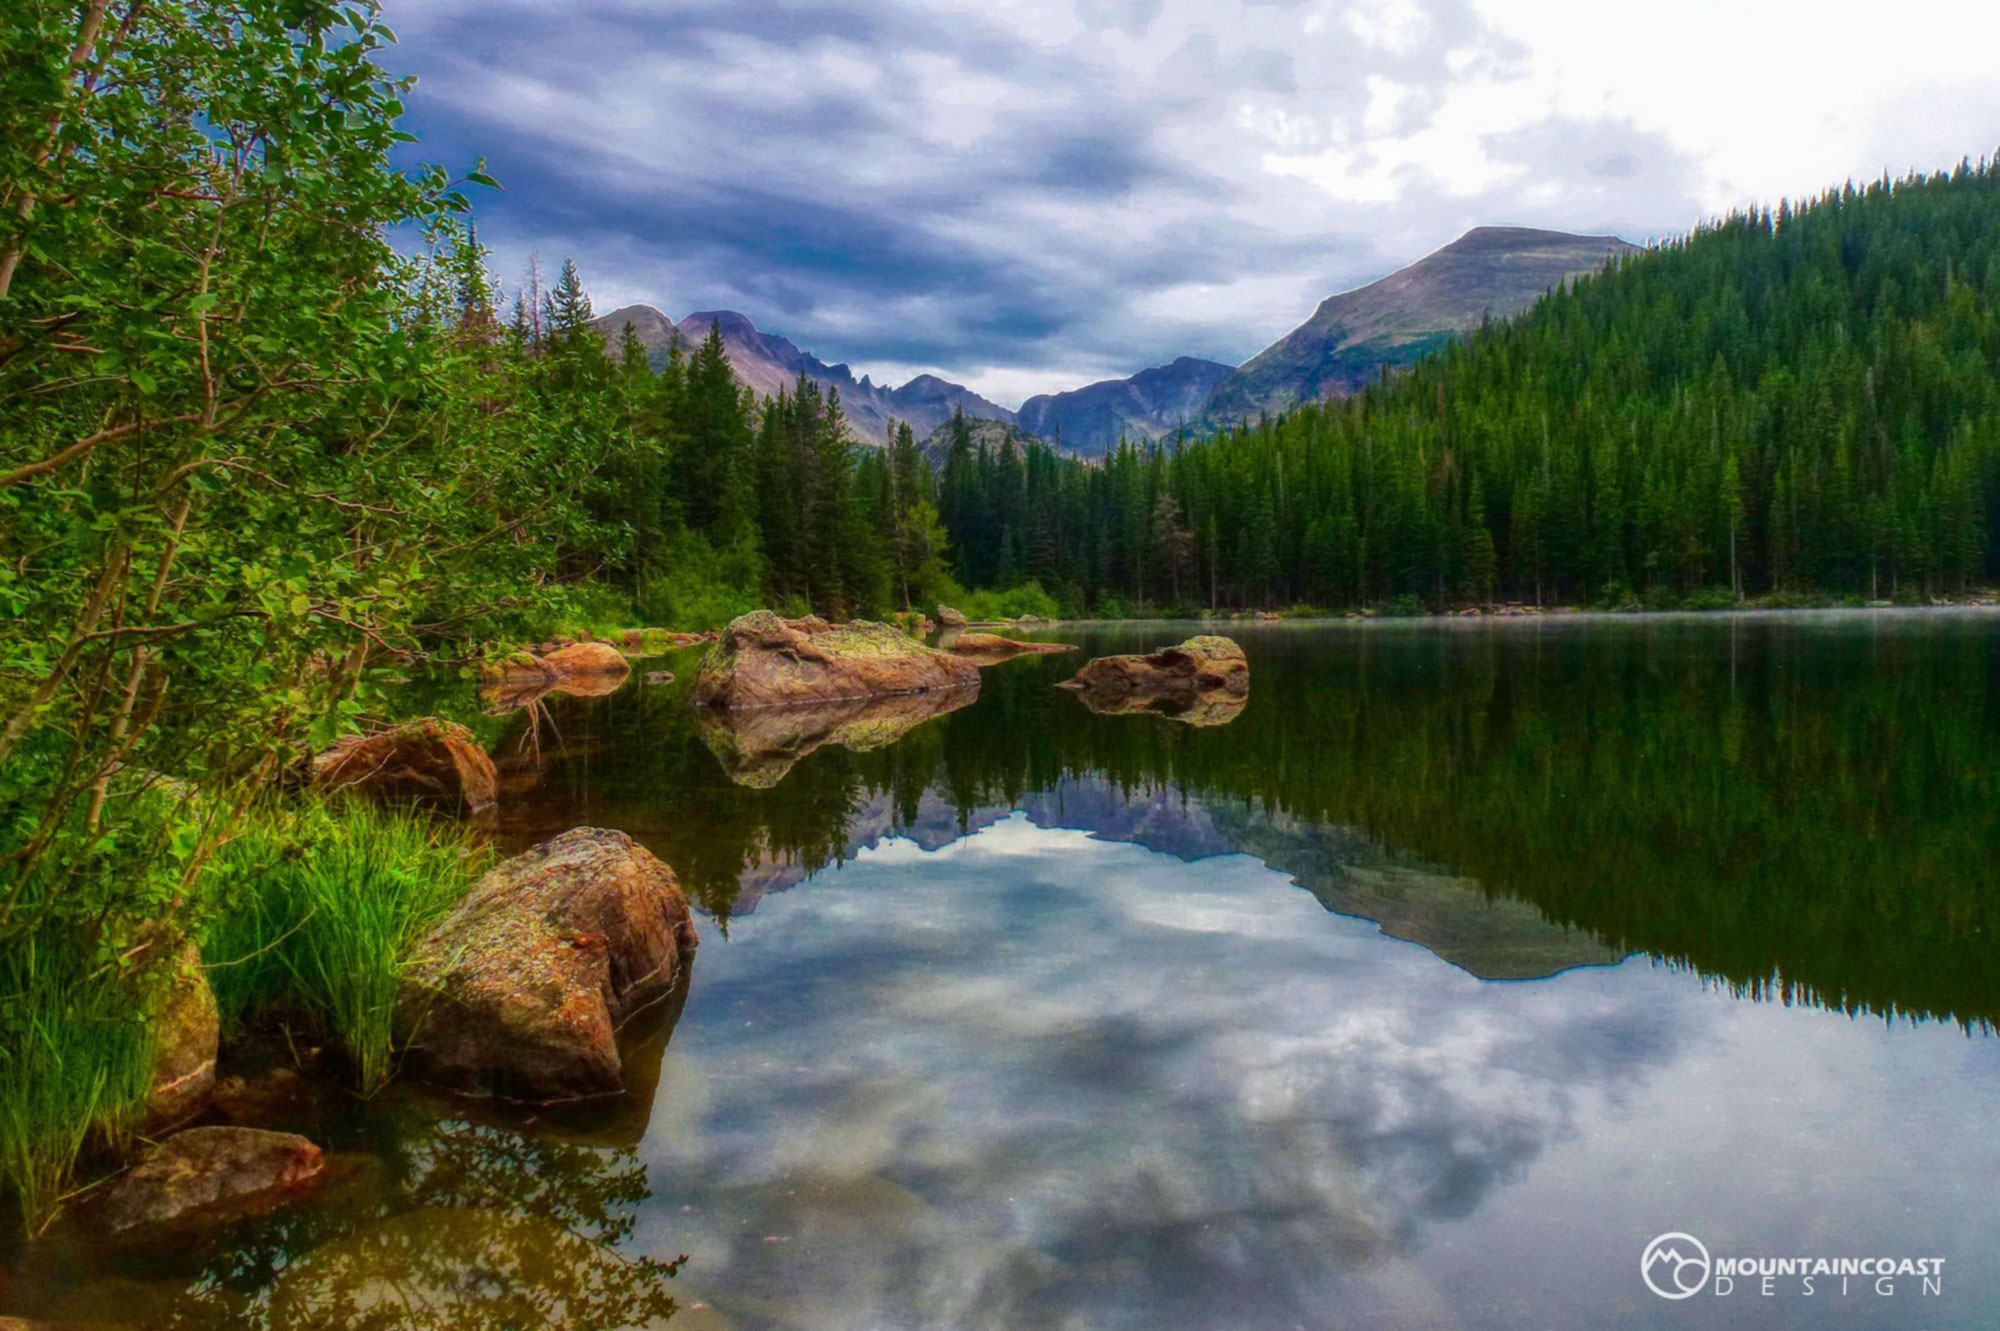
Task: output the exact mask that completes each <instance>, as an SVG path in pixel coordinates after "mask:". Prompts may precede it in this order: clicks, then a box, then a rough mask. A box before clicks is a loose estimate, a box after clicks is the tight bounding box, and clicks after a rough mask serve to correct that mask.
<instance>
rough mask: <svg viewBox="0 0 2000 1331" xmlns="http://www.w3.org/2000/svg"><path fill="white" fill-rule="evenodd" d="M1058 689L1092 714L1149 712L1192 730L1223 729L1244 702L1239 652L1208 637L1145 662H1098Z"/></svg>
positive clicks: (1246, 682) (1246, 670) (1245, 665)
mask: <svg viewBox="0 0 2000 1331" xmlns="http://www.w3.org/2000/svg"><path fill="white" fill-rule="evenodd" d="M1059 687H1061V688H1066V689H1074V690H1076V691H1077V692H1078V693H1080V694H1082V695H1083V700H1084V703H1085V705H1086V706H1088V707H1089V708H1090V709H1091V710H1092V711H1094V712H1100V713H1104V714H1106V715H1117V714H1123V713H1128V712H1153V713H1157V714H1159V715H1162V716H1168V717H1173V718H1175V719H1177V720H1182V721H1185V722H1187V723H1189V724H1192V725H1226V724H1228V723H1229V722H1230V721H1233V720H1235V719H1236V717H1237V715H1238V714H1239V713H1240V712H1242V710H1243V706H1244V704H1245V702H1247V701H1248V700H1249V696H1250V663H1249V661H1248V660H1246V659H1245V658H1244V655H1243V649H1242V648H1241V647H1238V646H1237V645H1236V644H1235V643H1234V642H1231V641H1230V640H1229V639H1228V638H1223V637H1217V636H1215V635H1213V634H1203V635H1201V636H1200V637H1194V638H1189V639H1188V640H1187V641H1186V642H1184V643H1182V644H1180V646H1178V647H1168V648H1165V649H1164V650H1162V651H1157V652H1154V653H1153V654H1151V655H1150V656H1100V657H1098V658H1097V659H1096V660H1094V661H1091V662H1090V663H1088V664H1087V665H1085V666H1084V667H1083V669H1081V670H1079V671H1077V672H1076V677H1075V678H1074V679H1070V680H1066V681H1064V682H1063V683H1062V684H1061V685H1060V686H1059Z"/></svg>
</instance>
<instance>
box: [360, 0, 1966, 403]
mask: <svg viewBox="0 0 2000 1331" xmlns="http://www.w3.org/2000/svg"><path fill="white" fill-rule="evenodd" d="M387 9H388V14H389V18H390V21H391V23H392V24H393V25H394V26H395V27H396V28H397V29H398V31H399V32H400V34H401V36H402V38H403V44H402V47H401V48H400V50H398V51H397V53H396V54H395V57H394V61H393V63H395V64H396V65H397V66H398V67H399V68H400V69H402V70H403V71H405V72H410V73H415V74H417V75H419V76H420V80H421V81H420V84H419V87H418V90H417V92H416V95H415V96H414V97H413V98H412V100H411V104H410V105H411V128H413V129H414V130H415V131H416V132H417V133H419V134H420V135H421V136H422V138H423V140H424V147H423V153H424V155H425V156H426V157H429V158H432V159H435V160H442V161H445V162H447V163H449V164H453V165H459V164H466V163H469V162H470V160H471V158H472V157H473V156H474V155H476V154H481V153H483V154H484V155H485V156H486V157H487V159H488V162H489V165H490V168H491V170H492V171H493V173H494V174H495V175H497V176H498V177H500V179H501V180H502V182H503V184H504V185H505V191H504V193H502V194H500V195H497V196H489V197H487V198H486V199H484V200H482V202H481V204H480V225H481V238H482V239H484V240H486V241H487V242H488V243H489V244H491V245H492V246H493V248H494V250H495V256H496V264H497V266H498V267H499V268H500V270H501V273H502V276H503V277H506V278H510V279H511V278H512V277H514V276H515V275H516V274H517V273H518V272H519V271H520V270H521V269H522V267H523V266H524V265H525V263H526V260H527V257H528V255H529V254H530V253H538V254H539V255H540V256H541V259H542V261H543V262H544V263H545V264H549V263H553V262H556V261H559V260H560V258H561V257H562V256H565V255H570V256H574V257H575V258H576V260H577V262H578V264H579V265H580V266H581V267H582V269H583V273H584V277H585V279H586V281H587V283H588V285H589V286H590V288H591V290H592V294H593V296H594V297H595V299H596V301H597V304H598V307H599V309H601V310H608V309H610V308H612V307H613V306H615V305H620V304H625V303H628V302H633V301H645V302H647V303H650V304H654V305H657V306H659V307H661V308H662V309H664V310H666V311H667V312H668V313H669V314H670V315H672V316H673V317H675V318H677V319H678V318H680V317H683V316H684V315H686V314H688V313H690V312H692V311H695V310H708V309H721V308H728V309H736V310H740V311H742V312H743V313H745V314H748V315H749V316H750V317H751V318H752V319H753V320H755V321H756V323H757V324H758V326H759V327H761V328H763V329H765V330H766V331H771V332H778V333H781V334H783V335H785V336H788V337H790V338H792V339H793V340H794V341H796V342H798V343H799V344H800V345H802V346H804V347H805V348H806V349H808V350H810V351H812V352H814V353H815V354H818V355H820V356H821V357H823V358H824V359H826V360H829V361H847V362H849V363H851V364H852V365H853V366H854V369H855V372H856V373H857V374H859V373H862V372H864V371H865V372H872V373H874V374H875V376H876V377H877V378H878V379H882V378H886V379H888V380H890V381H892V382H900V381H901V380H902V379H904V378H907V377H908V376H909V375H911V374H914V373H917V372H919V371H925V370H929V371H935V372H938V373H941V374H943V375H945V376H946V377H947V378H951V379H954V380H957V381H959V382H963V383H968V384H970V385H972V386H973V387H975V388H977V389H979V390H980V391H981V392H984V393H986V394H987V395H988V396H990V397H993V398H994V399H996V400H997V401H999V402H1001V403H1002V404H1004V405H1008V406H1013V405H1015V404H1017V403H1018V402H1019V400H1020V399H1021V398H1022V397H1024V396H1026V395H1028V394H1030V393H1034V392H1043V391H1052V390H1058V389H1062V388H1068V387H1075V386H1078V385H1080V384H1083V383H1085V382H1088V381H1090V380H1093V379H1099V378H1105V377H1111V376H1122V375H1125V374H1129V373H1131V372H1133V371H1135V370H1138V369H1140V368H1143V367H1145V366H1149V365H1155V364H1161V363H1164V362H1165V361H1167V360H1170V359H1172V358H1173V357H1174V356H1177V355H1182V354H1191V355H1199V356H1207V357H1211V358H1214V359H1217V360H1223V361H1229V362H1238V361H1241V360H1243V359H1245V358H1247V357H1249V356H1250V355H1252V354H1254V353H1255V352H1256V351H1258V350H1259V349H1261V348H1262V347H1263V346H1265V345H1267V344H1268V343H1270V342H1271V341H1273V340H1275V339H1276V338H1277V337H1279V336H1282V335H1283V334H1284V333H1285V332H1287V331H1289V330H1290V329H1291V328H1292V327H1294V326H1295V325H1296V324H1298V323H1299V322H1301V321H1302V320H1303V319H1304V318H1305V316H1306V315H1307V314H1309V313H1310V312H1311V310H1312V308H1313V306H1314V305H1316V304H1317V303H1318V302H1319V300H1320V299H1322V298H1323V297H1325V296H1327V295H1329V294H1331V293H1333V292H1335V291H1338V290H1342V289H1345V288H1348V287H1352V286H1356V285H1360V284H1361V283H1364V282H1366V281H1369V280H1372V279H1373V278H1376V277H1379V276H1381V275H1383V274H1384V273H1387V272H1389V271H1392V270H1393V269H1395V268H1397V267H1400V266H1402V265H1403V264H1405V263H1408V262H1410V261H1411V260H1413V259H1416V258H1419V257H1421V256H1422V255H1424V254H1425V253H1428V252H1429V251H1430V250H1432V249H1435V248H1437V247H1438V246H1440V245H1442V244H1445V243H1447V242H1449V241H1450V240H1451V239H1453V238H1454V237H1455V236H1457V235H1459V234H1460V233H1462V232H1463V231H1465V230H1466V229H1467V228H1469V227H1472V226H1475V225H1479V224H1483V223H1484V224H1522V225H1534V226H1548V227H1557V228H1562V229H1565V230H1572V231H1582V232H1591V233H1599V232H1615V233H1617V234H1619V235H1622V236H1625V237H1627V238H1628V239H1633V240H1642V239H1647V238H1653V237H1659V236H1664V235H1671V234H1673V233H1675V232H1679V231H1683V230H1685V229H1687V228H1688V227H1689V226H1690V225H1692V224H1694V223H1695V222H1697V221H1699V220H1700V219H1702V218H1704V217H1707V216H1712V215H1714V214H1716V213H1718V212H1721V211H1724V210H1727V209H1729V208H1731V207H1734V206H1737V205H1740V204H1742V203H1745V202H1750V201H1772V200H1775V199H1777V198H1778V197H1780V196H1783V195H1786V194H1793V195H1797V194H1800V193H1805V192H1810V191H1812V190H1815V189H1817V188H1819V187H1821V186H1823V185H1825V184H1828V183H1833V182H1837V181H1839V180H1841V179H1843V178H1846V177H1849V176H1856V177H1869V176H1874V175H1878V174H1880V173H1881V172H1882V171H1884V170H1888V171H1891V172H1897V173H1900V172H1902V171H1904V170H1907V169H1910V168H1923V169H1933V168H1939V167H1944V166H1949V165H1951V164H1953V163H1955V162H1957V161H1958V160H1959V159H1960V158H1962V157H1965V156H1971V157H1974V158H1977V157H1979V156H1981V155H1983V154H1985V153H1988V152H1991V151H1992V150H1993V149H1995V148H1996V147H2000V64H1996V63H1995V62H1994V61H1993V59H1992V52H1993V51H1994V50H1995V49H1996V47H2000V5H1996V4H1993V3H1992V2H1991V0H1900V3H1897V4H1895V5H1893V6H1887V5H1883V4H1881V3H1879V0H1867V3H1858V2H1857V0H1683V3H1680V4H1677V5H1674V6H1671V7H1661V6H1640V5H1616V4H1604V3H1601V2H1597V0H1592V2H1591V3H1585V2H1584V0H1008V3H1005V4H995V3H992V2H991V0H977V2H976V3H975V2H974V0H589V2H588V3H585V2H583V0H566V2H565V0H389V4H388V5H387Z"/></svg>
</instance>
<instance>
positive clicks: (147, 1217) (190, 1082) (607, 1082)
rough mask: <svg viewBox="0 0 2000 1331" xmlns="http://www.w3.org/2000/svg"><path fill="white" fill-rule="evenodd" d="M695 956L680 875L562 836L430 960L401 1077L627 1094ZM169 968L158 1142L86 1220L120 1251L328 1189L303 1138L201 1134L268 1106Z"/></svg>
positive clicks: (454, 916)
mask: <svg viewBox="0 0 2000 1331" xmlns="http://www.w3.org/2000/svg"><path fill="white" fill-rule="evenodd" d="M698 941H699V940H698V939H697V937H696V934H695V928H694V918H693V914H692V912H691V911H690V910H689V908H688V903H687V898H686V896H685V895H683V893H682V892H681V889H680V885H679V883H678V882H677V881H676V880H675V878H674V874H673V871H672V870H671V869H669V868H668V867H667V866H666V865H665V864H663V863H661V862H660V861H659V860H658V859H657V858H655V857H654V856H653V854H652V853H651V852H650V851H648V850H647V849H646V848H645V847H644V846H641V845H639V844H638V843H637V842H635V841H633V840H632V839H631V838H630V837H629V836H627V835H625V834H624V833H623V832H614V831H606V830H602V829H599V828H588V827H586V828H577V829H574V830H572V831H569V832H565V833H563V834H562V835H561V836H558V837H556V838H554V839H553V840H550V841H548V842H545V843H543V844H542V845H539V846H537V847H535V848H534V849H532V850H530V851H527V852H526V853H524V854H521V855H517V856H515V857H513V858H512V859H509V860H506V861H504V862H502V863H501V864H499V865H497V866H495V867H494V868H493V869H492V870H491V871H490V872H489V873H487V874H486V875H485V876H484V877H483V878H481V879H480V880H479V882H478V883H477V884H475V885H474V886H473V888H472V890H471V892H470V893H468V894H467V895H466V897H465V898H464V900H462V901H461V902H460V903H459V904H458V905H457V906H456V907H455V908H454V909H453V910H452V911H451V912H450V913H449V914H448V915H446V916H445V917H444V919H442V920H441V921H439V923H438V924H437V925H436V927H435V928H433V929H432V930H431V931H430V933H429V934H428V935H427V936H426V937H425V938H424V939H423V940H422V942H421V943H420V944H419V945H418V947H417V949H416V954H415V958H414V961H413V964H412V965H411V967H410V970H409V973H408V975H407V976H406V977H405V979H404V982H403V984H402V987H401V989H400V991H399V992H398V994H397V999H396V1009H395V1030H396V1038H397V1043H398V1045H399V1046H400V1047H401V1048H402V1050H403V1053H404V1067H405V1069H406V1071H408V1072H409V1073H410V1074H412V1075H414V1076H416V1077H418V1078H420V1079H422V1080H425V1081H428V1082H430V1083H432V1084H434V1085H438V1086H441V1087H443V1088H445V1089H448V1090H451V1091H454V1092H457V1093H460V1094H466V1095H475V1096H490V1097H500V1098H505V1099H508V1100H513V1101H517V1102H523V1103H528V1104H537V1105H543V1104H556V1103H564V1102H569V1101H576V1100H583V1099H589V1098H593V1097H603V1096H615V1095H618V1094H620V1093H621V1092H622V1091H624V1090H625V1089H626V1085H627V1081H626V1069H625V1065H624V1057H623V1048H624V1045H625V1044H626V1043H627V1040H628V1037H629V1033H630V1032H631V1031H632V1030H633V1028H634V1027H635V1024H636V1023H638V1022H639V1021H640V1020H641V1019H642V1018H643V1017H644V1016H645V1015H646V1014H649V1013H651V1012H653V1011H655V1010H658V1009H661V1008H663V1007H664V1006H665V1005H666V1004H668V1003H669V1001H670V1000H672V999H674V998H675V997H676V996H679V995H683V994H685V992H686V987H687V983H688V979H689V976H690V974H691V968H692V966H693V960H694V952H695V949H696V947H697V946H698ZM173 960H174V967H175V969H174V973H173V974H172V975H170V976H168V977H165V978H164V980H163V982H162V983H160V984H158V985H156V986H154V988H155V991H156V992H157V993H158V995H159V997H158V999H157V1000H156V1003H157V1007H156V1009H155V1014H154V1023H155V1027H156V1029H157V1030H158V1032H159V1039H158V1042H157V1047H158V1053H157V1055H156V1058H155V1064H154V1072H153V1089H152V1093H151V1095H150V1096H149V1098H148V1102H147V1108H148V1120H147V1122H146V1124H145V1132H146V1134H147V1135H148V1136H151V1137H154V1138H158V1140H157V1142H156V1144H155V1145H153V1146H152V1147H151V1148H150V1149H148V1150H147V1151H146V1152H145V1153H144V1154H142V1155H141V1156H139V1157H138V1159H137V1160H136V1161H135V1162H134V1163H133V1164H132V1166H131V1167H130V1168H128V1169H127V1170H126V1171H125V1172H124V1173H122V1174H120V1175H119V1176H118V1177H117V1178H115V1179H113V1180H112V1181H111V1182H110V1183H109V1184H108V1185H106V1186H105V1187H104V1188H103V1189H101V1190H100V1191H99V1192H97V1193H96V1194H94V1195H93V1196H92V1197H91V1198H90V1199H89V1200H88V1201H87V1202H86V1203H84V1205H83V1206H82V1208H81V1209H80V1211H79V1214H78V1216H77V1220H78V1222H79V1223H81V1224H83V1225H85V1226H87V1227H89V1228H90V1229H91V1230H92V1231H93V1232H98V1233H102V1234H106V1235H110V1236H113V1237H116V1238H120V1239H124V1240H134V1241H148V1242H151V1241H158V1240H160V1239H162V1238H169V1237H171V1236H172V1235H174V1234H177V1233H181V1232H184V1231H186V1230H190V1229H195V1228H209V1227H213V1226H215V1225H218V1224H224V1223H228V1222H230V1221H234V1220H237V1219H241V1218H243V1217H245V1216H247V1215H253V1214H257V1213H260V1212H263V1211H266V1210H269V1209H272V1208H274V1207H278V1206H282V1205H286V1204H288V1203H291V1202H293V1201H296V1200H298V1199H299V1198H301V1197H304V1196H306V1195H308V1194H309V1193H311V1192H313V1191H314V1190H315V1189H316V1188H318V1187H319V1186H320V1184H321V1182H322V1180H323V1178H324V1176H325V1174H326V1160H325V1158H324V1155H323V1153H322V1151H321V1149H320V1147H319V1146H318V1145H316V1144H315V1143H313V1142H312V1141H311V1140H309V1139H307V1138H306V1137H304V1136H301V1135H299V1134H297V1133H292V1132H277V1131H271V1130H269V1129H267V1128H261V1127H246V1126H240V1125H237V1124H234V1123H230V1122H224V1123H204V1122H201V1120H202V1119H204V1117H220V1118H223V1119H235V1118H237V1117H239V1115H238V1114H237V1113H236V1112H235V1109H234V1105H235V1103H236V1102H240V1101H242V1100H243V1099H245V1098H251V1097H254V1096H255V1095H256V1092H252V1091H250V1090H249V1089H248V1088H247V1087H245V1086H244V1085H243V1084H242V1083H241V1081H240V1080H236V1079H224V1080H223V1081H222V1082H220V1083H218V1081H217V1079H216V1063H217V1057H218V1054H219V1052H220V1050H219V1043H220V1028H219V1023H218V1021H217V1017H216V1004H215V997H214V994H213V993H212V991H211V990H210V988H209V985H208V981H207V979H206V978H205V977H204V975H203V973H202V971H201V969H200V964H199V958H198V956H197V955H196V954H195V953H194V952H193V949H192V947H190V948H188V949H187V950H186V951H184V952H182V953H178V954H176V956H175V957H174V959H173ZM292 1080H294V1081H297V1082H301V1083H303V1082H304V1080H305V1079H303V1078H297V1077H296V1076H294V1077H293V1078H292ZM295 1092H296V1088H291V1090H289V1091H281V1094H280V1095H279V1097H278V1098H279V1099H280V1100H281V1101H282V1100H284V1099H285V1098H287V1097H288V1096H289V1097H290V1098H292V1099H297V1098H299V1097H298V1095H297V1094H296V1093H295ZM306 1094H308V1095H309V1094H310V1091H309V1090H308V1091H307V1092H306ZM265 1098H266V1099H267V1100H268V1099H269V1098H270V1097H269V1096H266V1097H265ZM266 1107H268V1105H267V1106H266ZM189 1123H196V1124H198V1126H192V1127H190V1126H185V1125H187V1124H189Z"/></svg>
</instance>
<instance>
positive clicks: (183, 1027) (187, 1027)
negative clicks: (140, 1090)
mask: <svg viewBox="0 0 2000 1331" xmlns="http://www.w3.org/2000/svg"><path fill="white" fill-rule="evenodd" d="M162 971H163V973H162V974H160V975H159V976H158V977H157V979H156V980H155V981H154V982H155V983H156V984H157V986H158V987H157V988H156V989H155V990H154V992H153V994H152V1002H153V1009H152V1028H153V1081H152V1087H151V1089H150V1090H148V1091H147V1093H146V1130H147V1131H148V1132H149V1133H153V1134H158V1133H159V1132H160V1131H162V1130H164V1129H166V1128H170V1127H175V1126H178V1125H179V1124H182V1123H185V1122H187V1121H188V1120H189V1119H191V1118H193V1117H194V1116H195V1115H196V1114H199V1113H200V1112H201V1111H202V1110H204V1109H206V1108H207V1107H208V1102H209V1097H210V1096H211V1095H212V1094H213V1093H214V1091H215V1055H216V1049H217V1045H218V1043H219V1041H220V1039H221V1035H222V1022H221V1016H220V1014H219V1013H218V1012H217V1010H216V1006H215V991H214V990H213V989H211V988H210V987H209V983H208V976H207V974H206V973H205V972H203V970H202V968H201V952H200V950H199V949H198V948H196V947H195V945H194V944H193V943H187V944H185V945H184V946H183V947H182V948H181V949H180V950H179V951H178V952H177V953H176V954H175V955H174V956H173V957H172V958H171V959H169V960H168V961H166V962H164V963H162Z"/></svg>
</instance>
